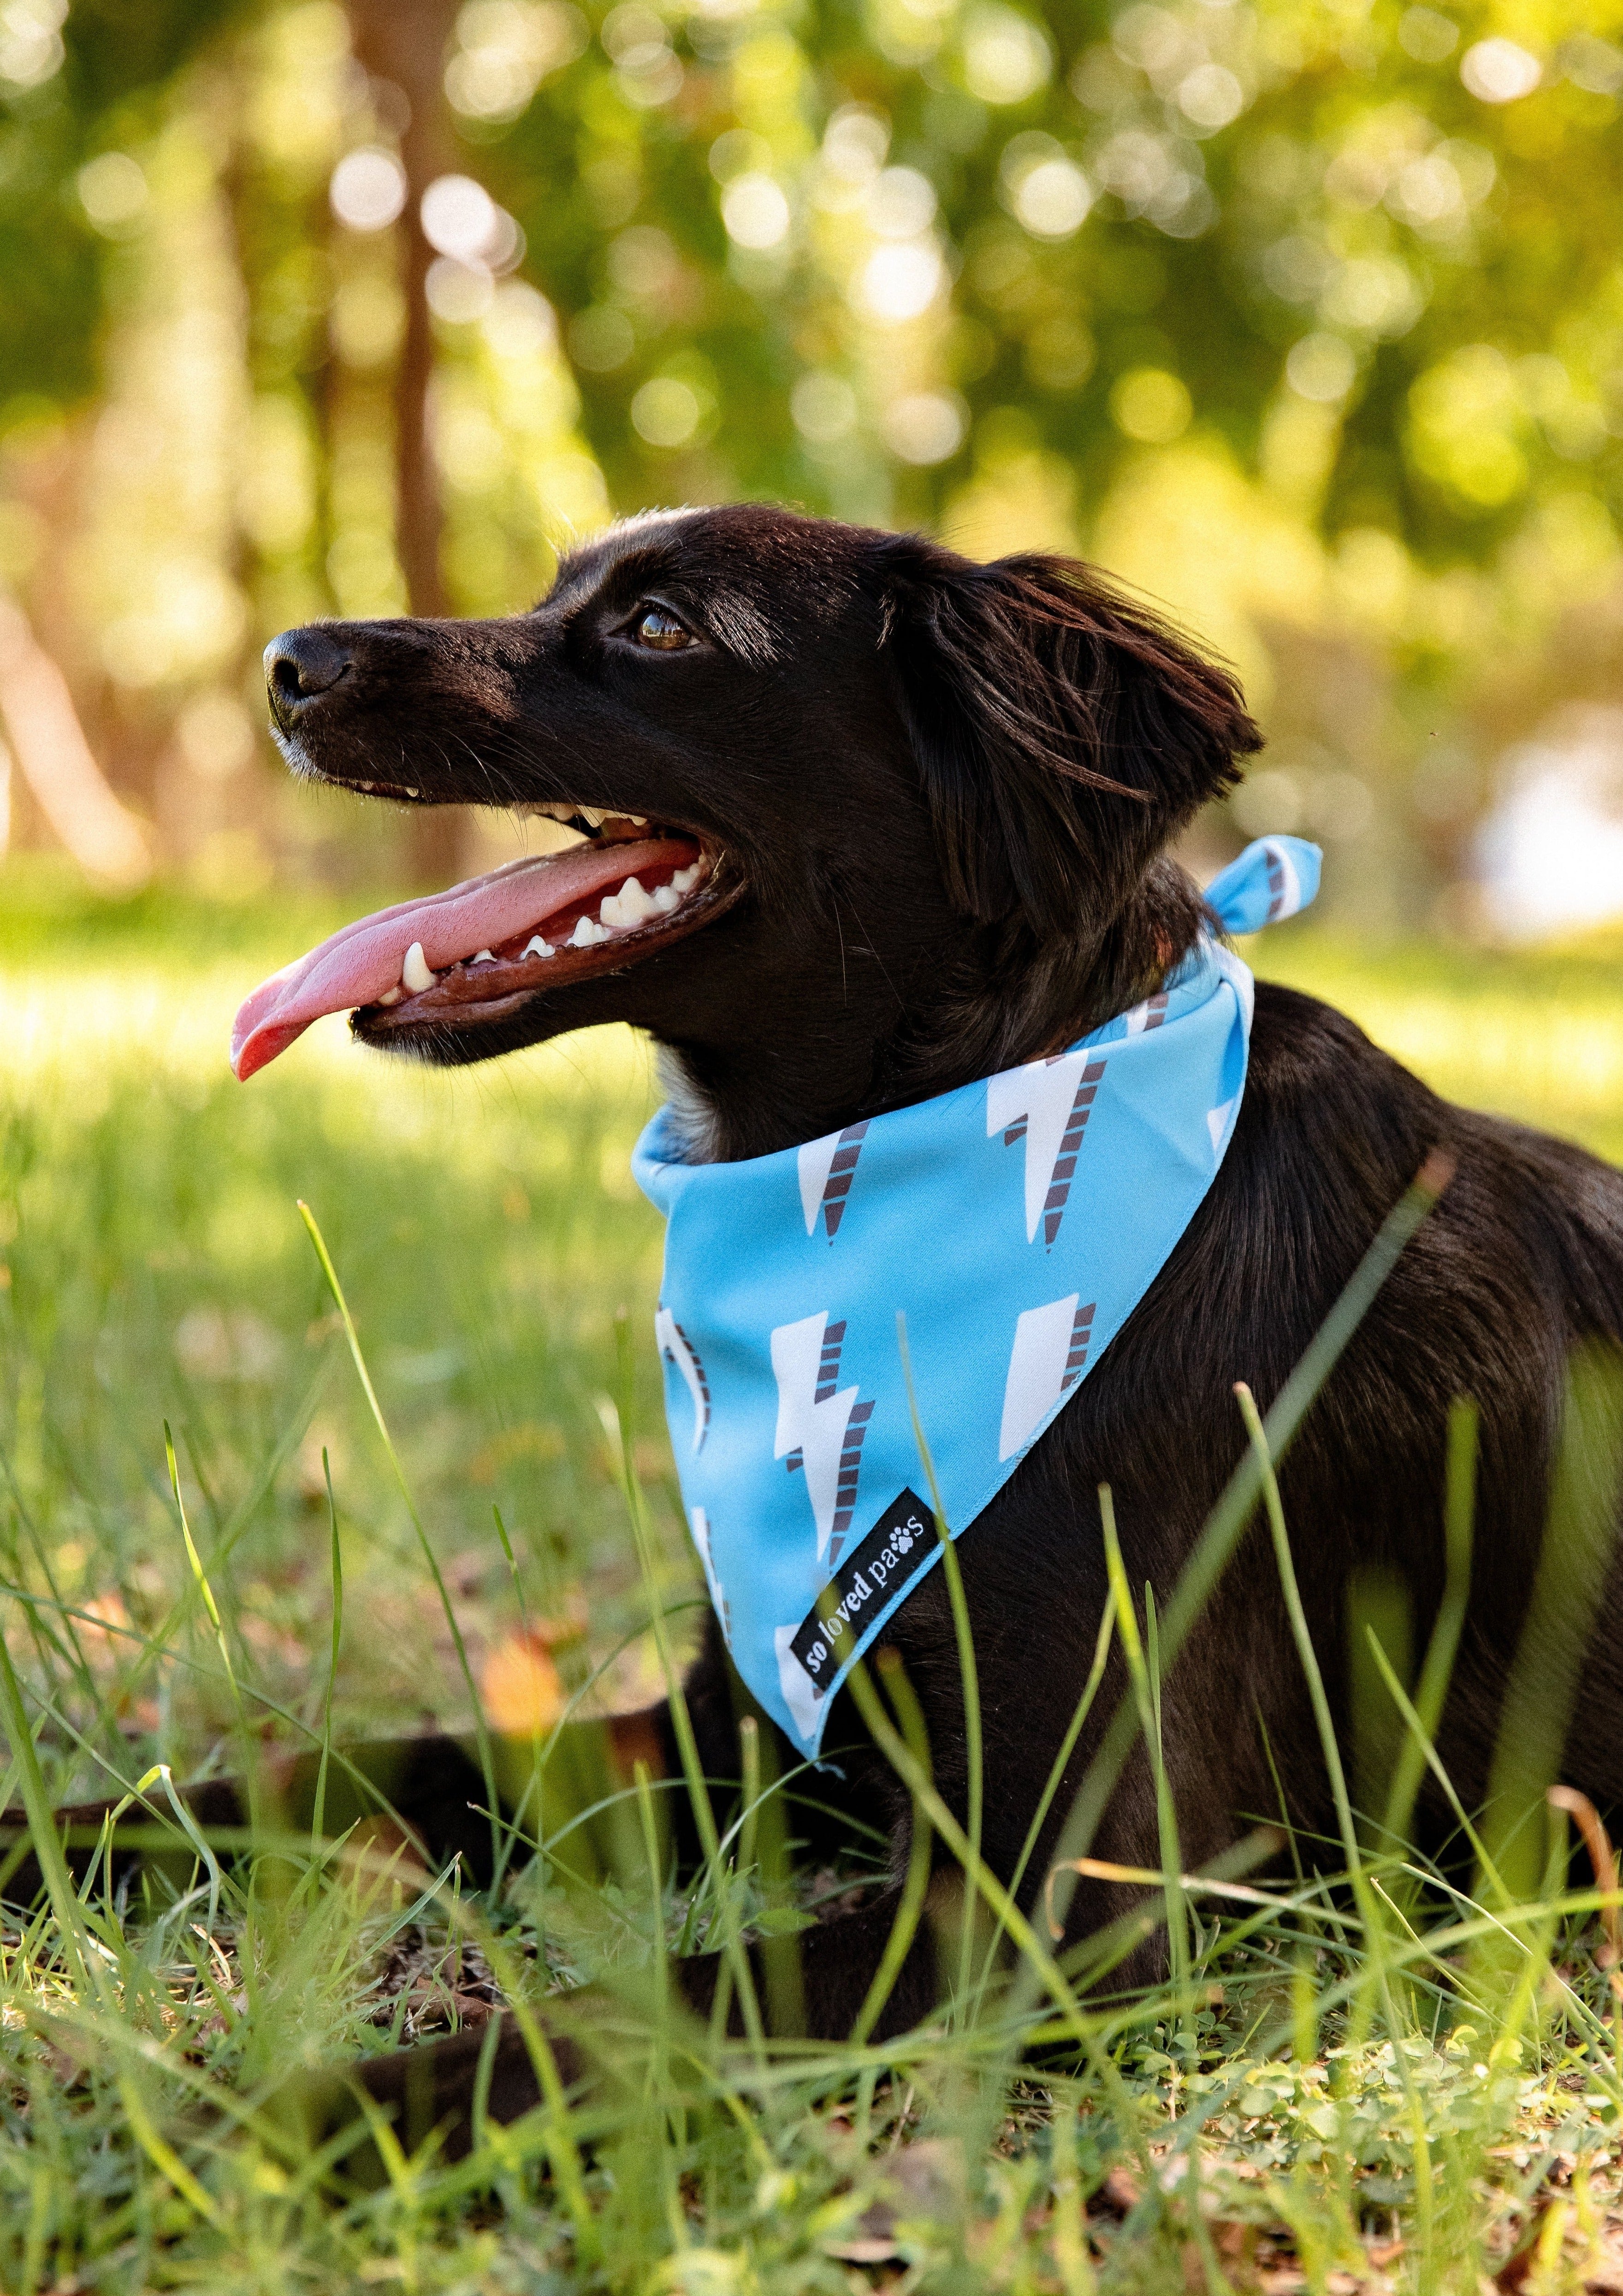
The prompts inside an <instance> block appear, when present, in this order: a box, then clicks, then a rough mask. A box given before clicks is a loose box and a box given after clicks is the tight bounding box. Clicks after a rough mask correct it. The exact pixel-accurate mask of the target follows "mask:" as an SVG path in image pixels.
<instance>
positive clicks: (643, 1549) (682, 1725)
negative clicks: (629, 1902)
mask: <svg viewBox="0 0 1623 2296" xmlns="http://www.w3.org/2000/svg"><path fill="white" fill-rule="evenodd" d="M616 1340H617V1343H618V1351H619V1373H620V1381H621V1386H622V1390H623V1391H624V1392H625V1393H626V1395H627V1400H629V1395H630V1387H631V1382H632V1379H633V1377H634V1375H635V1374H634V1366H633V1364H632V1359H631V1348H630V1328H629V1324H628V1322H627V1318H626V1317H625V1316H623V1315H622V1316H620V1317H619V1319H618V1323H617V1329H616ZM599 1414H600V1416H601V1417H602V1423H603V1431H604V1432H605V1434H607V1435H608V1436H609V1438H610V1440H611V1443H613V1444H614V1445H615V1446H616V1447H617V1448H618V1450H619V1456H620V1480H621V1484H622V1487H623V1488H624V1491H625V1495H626V1505H627V1511H628V1513H629V1514H630V1516H631V1529H632V1535H633V1537H634V1538H635V1541H636V1550H637V1561H638V1564H639V1566H640V1567H641V1570H642V1573H643V1587H644V1588H645V1590H646V1593H647V1597H648V1609H649V1616H650V1624H651V1625H652V1629H653V1638H654V1648H655V1650H656V1651H657V1652H658V1654H659V1661H660V1673H661V1675H662V1677H663V1678H664V1682H665V1685H666V1693H665V1694H666V1698H667V1700H668V1703H669V1706H670V1717H671V1726H672V1729H673V1732H674V1734H675V1736H676V1750H677V1752H678V1754H679V1755H680V1757H681V1761H682V1770H683V1775H684V1778H685V1779H686V1781H687V1791H688V1799H689V1800H690V1801H691V1803H692V1805H693V1823H694V1825H696V1826H697V1828H698V1830H699V1843H700V1848H701V1849H702V1851H703V1853H704V1860H705V1870H706V1873H707V1875H708V1876H709V1884H710V1889H711V1890H712V1892H713V1894H714V1897H715V1900H716V1911H717V1921H718V1923H720V1927H721V1932H722V1941H723V1951H724V1953H725V1958H726V1963H727V1967H728V1969H729V1971H730V1972H731V1974H732V1980H733V1983H734V1985H735V1986H736V1987H737V1989H738V2005H739V2010H740V2013H741V2014H742V2017H743V2020H744V2030H745V2032H746V2033H747V2034H748V2036H749V2038H750V2046H751V2048H752V2049H753V2050H754V2052H755V2054H756V2056H757V2058H758V2059H760V2058H761V2057H762V2055H763V2053H764V2048H765V2042H766V2035H765V2031H764V2029H763V2027H762V2024H761V2011H760V2003H759V2001H758V1998H757V1997H756V1990H755V1977H754V1972H752V1971H751V1969H750V1956H749V1954H748V1952H747V1951H746V1950H745V1948H744V1944H743V1940H742V1937H741V1936H740V1934H739V1929H738V1922H737V1918H736V1914H737V1908H736V1907H735V1905H734V1893H733V1891H732V1890H730V1889H729V1887H728V1886H727V1877H726V1873H725V1868H724V1866H723V1864H722V1857H721V1842H720V1839H719V1836H718V1834H717V1826H716V1812H715V1809H714V1808H713V1807H712V1805H711V1801H710V1795H709V1784H708V1782H707V1780H706V1778H705V1775H704V1770H703V1767H702V1766H701V1762H700V1759H699V1744H698V1741H697V1739H696V1738H695V1737H694V1735H693V1717H692V1715H691V1714H690V1713H689V1711H688V1704H687V1698H686V1695H685V1693H684V1691H683V1688H682V1678H681V1676H680V1674H679V1672H678V1670H677V1668H676V1661H675V1659H674V1658H673V1657H672V1655H671V1648H670V1637H669V1636H668V1634H667V1633H666V1630H665V1612H664V1606H663V1604H662V1603H661V1602H660V1585H659V1573H658V1570H657V1569H656V1566H655V1559H654V1547H653V1525H652V1522H651V1521H649V1518H648V1501H647V1497H646V1496H645V1494H644V1492H643V1486H642V1481H641V1479H640V1478H639V1476H638V1474H637V1472H636V1461H635V1457H634V1456H633V1454H632V1448H631V1438H630V1433H629V1431H628V1428H627V1422H626V1419H625V1417H624V1415H623V1414H622V1413H621V1412H620V1410H619V1407H618V1406H617V1405H616V1404H615V1403H614V1402H613V1401H612V1400H611V1398H609V1397H608V1396H604V1397H602V1398H601V1401H600V1405H599Z"/></svg>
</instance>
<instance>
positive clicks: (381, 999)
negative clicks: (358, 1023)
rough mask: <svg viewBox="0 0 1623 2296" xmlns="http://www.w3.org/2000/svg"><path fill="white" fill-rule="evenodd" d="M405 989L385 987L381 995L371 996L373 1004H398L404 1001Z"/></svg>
mask: <svg viewBox="0 0 1623 2296" xmlns="http://www.w3.org/2000/svg"><path fill="white" fill-rule="evenodd" d="M405 997H406V991H405V989H404V988H386V989H385V990H384V991H383V994H382V995H381V996H374V997H373V1004H374V1005H399V1004H402V1003H404V1001H405Z"/></svg>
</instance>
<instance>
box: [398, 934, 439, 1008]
mask: <svg viewBox="0 0 1623 2296" xmlns="http://www.w3.org/2000/svg"><path fill="white" fill-rule="evenodd" d="M400 980H401V983H402V985H403V986H404V987H405V988H409V989H410V990H411V993H412V995H413V996H421V995H422V991H423V990H424V989H425V988H432V987H433V986H434V975H433V974H432V973H431V972H430V970H429V965H428V959H427V958H426V957H425V956H424V955H423V954H422V942H421V941H420V940H414V942H413V943H412V945H411V947H409V948H408V949H407V950H406V962H405V963H404V964H402V965H401V967H400Z"/></svg>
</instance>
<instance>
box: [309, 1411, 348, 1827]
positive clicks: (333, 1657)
mask: <svg viewBox="0 0 1623 2296" xmlns="http://www.w3.org/2000/svg"><path fill="white" fill-rule="evenodd" d="M321 1472H322V1479H323V1480H324V1482H325V1484H326V1487H327V1529H328V1533H329V1536H330V1537H331V1539H332V1639H331V1642H330V1644H329V1646H328V1652H327V1683H326V1689H325V1691H324V1694H323V1697H322V1702H321V1759H320V1762H319V1763H318V1764H317V1766H316V1801H315V1807H314V1808H313V1809H312V1811H311V1814H310V1851H311V1856H312V1857H313V1858H314V1857H315V1855H316V1849H317V1846H318V1844H319V1843H320V1841H321V1840H322V1837H323V1831H324V1819H325V1817H326V1814H327V1762H328V1758H329V1756H330V1755H331V1753H332V1686H333V1684H334V1683H335V1682H336V1681H337V1679H338V1651H339V1644H340V1643H341V1641H342V1640H343V1635H344V1555H343V1549H342V1547H341V1546H340V1544H339V1536H338V1502H337V1500H336V1499H335V1498H334V1497H333V1496H332V1463H331V1461H330V1460H329V1459H328V1457H327V1447H326V1445H325V1444H323V1445H322V1447H321Z"/></svg>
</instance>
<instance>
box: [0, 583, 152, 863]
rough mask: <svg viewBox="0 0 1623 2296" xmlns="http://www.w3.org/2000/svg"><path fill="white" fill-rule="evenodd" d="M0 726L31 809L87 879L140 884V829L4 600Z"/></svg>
mask: <svg viewBox="0 0 1623 2296" xmlns="http://www.w3.org/2000/svg"><path fill="white" fill-rule="evenodd" d="M0 721H3V722H4V726H5V729H6V731H7V733H9V734H10V735H11V737H12V753H13V755H14V756H15V758H16V760H17V764H18V767H19V768H20V772H21V775H22V778H23V780H24V781H25V782H26V783H28V786H29V791H31V792H32V794H33V797H34V800H35V802H36V804H37V806H38V808H39V809H40V811H41V813H43V814H44V816H45V819H46V820H47V821H48V822H49V823H50V824H51V827H52V828H53V830H54V831H55V832H56V834H57V836H58V837H59V838H60V839H61V841H62V843H63V844H64V845H65V846H66V847H67V849H68V850H69V852H70V853H71V854H72V856H73V857H74V859H75V860H76V861H77V862H78V865H79V866H80V868H81V869H83V870H84V872H85V873H86V876H87V877H90V878H92V879H94V881H95V882H96V883H97V884H100V885H103V886H106V887H107V888H108V889H109V890H111V891H114V892H119V893H127V892H130V891H133V890H134V889H135V887H136V886H137V885H143V884H144V883H145V882H146V880H147V878H148V877H149V876H150V875H151V874H152V857H151V855H150V854H149V853H148V851H147V845H146V839H145V836H144V835H143V832H142V829H141V824H139V822H137V821H136V819H135V816H134V815H133V814H130V813H127V812H126V811H125V809H124V808H123V806H121V805H120V804H119V800H118V798H117V797H116V796H115V795H114V793H113V791H112V789H111V786H110V785H109V783H108V781H107V777H106V775H104V774H103V773H102V768H101V767H100V766H99V765H97V763H96V761H95V758H94V755H93V754H92V751H91V748H90V744H89V742H87V741H86V739H85V729H84V727H83V726H81V725H80V723H79V717H78V710H77V709H75V708H74V706H73V696H72V694H71V693H70V692H69V691H68V681H67V679H66V678H65V677H64V676H62V673H61V669H60V668H58V667H57V665H56V663H55V662H54V661H53V660H52V659H51V656H50V655H49V654H48V653H47V652H45V648H44V647H43V646H42V645H41V644H40V643H39V641H38V639H37V637H36V636H35V635H34V632H33V630H32V628H31V627H30V626H29V619H28V617H27V615H26V614H25V613H24V612H23V611H22V609H21V607H20V605H18V604H17V603H16V602H15V600H14V599H12V598H9V597H6V596H4V594H0ZM8 795H9V789H8Z"/></svg>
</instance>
